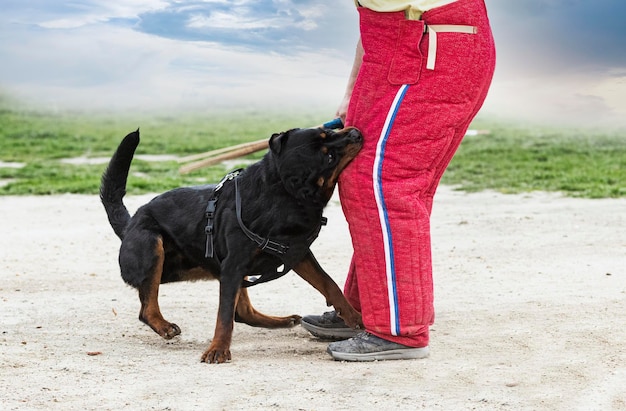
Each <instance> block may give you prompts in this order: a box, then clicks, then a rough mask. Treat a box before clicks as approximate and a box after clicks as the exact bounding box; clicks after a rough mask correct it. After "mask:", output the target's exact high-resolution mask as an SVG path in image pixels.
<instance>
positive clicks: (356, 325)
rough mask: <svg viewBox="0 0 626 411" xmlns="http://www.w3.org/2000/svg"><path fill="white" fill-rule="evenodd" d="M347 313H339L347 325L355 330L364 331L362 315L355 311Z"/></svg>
mask: <svg viewBox="0 0 626 411" xmlns="http://www.w3.org/2000/svg"><path fill="white" fill-rule="evenodd" d="M346 311H347V312H341V313H339V317H341V319H342V320H343V321H344V322H345V323H346V325H347V326H348V327H350V328H352V329H355V330H361V329H364V326H363V319H362V318H361V313H359V312H358V311H355V310H346Z"/></svg>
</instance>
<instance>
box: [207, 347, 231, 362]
mask: <svg viewBox="0 0 626 411" xmlns="http://www.w3.org/2000/svg"><path fill="white" fill-rule="evenodd" d="M230 360H231V356H230V350H225V351H219V350H212V349H210V348H209V349H208V350H206V351H205V352H204V354H202V358H200V361H201V362H206V363H209V364H223V363H225V362H228V361H230Z"/></svg>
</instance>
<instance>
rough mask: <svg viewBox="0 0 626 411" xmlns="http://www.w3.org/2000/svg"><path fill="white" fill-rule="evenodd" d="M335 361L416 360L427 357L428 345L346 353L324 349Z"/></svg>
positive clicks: (428, 352)
mask: <svg viewBox="0 0 626 411" xmlns="http://www.w3.org/2000/svg"><path fill="white" fill-rule="evenodd" d="M326 352H328V354H330V355H331V356H332V357H333V359H334V360H335V361H353V362H355V361H384V360H418V359H422V358H426V357H428V355H429V354H430V350H429V349H428V347H422V348H402V349H398V350H387V351H378V352H373V353H362V354H361V353H346V352H339V351H332V350H331V349H330V347H329V348H328V349H326Z"/></svg>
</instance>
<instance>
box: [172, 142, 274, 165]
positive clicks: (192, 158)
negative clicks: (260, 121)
mask: <svg viewBox="0 0 626 411" xmlns="http://www.w3.org/2000/svg"><path fill="white" fill-rule="evenodd" d="M262 141H267V139H264V140H257V141H251V142H250V141H249V142H247V143H241V144H236V145H234V146H229V147H222V148H218V149H215V150H211V151H205V152H204V153H198V154H192V155H189V156H185V157H181V158H179V159H178V160H176V161H178V162H179V163H180V164H184V163H189V162H191V161H199V160H202V159H205V158H208V157H214V156H217V155H218V154H223V153H227V152H230V151H233V150H239V149H240V148H245V147H248V146H249V145H251V144H257V143H260V142H262Z"/></svg>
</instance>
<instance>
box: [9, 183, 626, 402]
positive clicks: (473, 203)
mask: <svg viewBox="0 0 626 411" xmlns="http://www.w3.org/2000/svg"><path fill="white" fill-rule="evenodd" d="M150 197H151V196H139V197H131V198H129V199H128V200H127V203H128V205H129V208H131V209H133V210H134V209H136V207H137V206H138V205H140V204H142V203H143V202H145V201H146V200H147V199H149V198H150ZM326 215H327V216H328V217H329V226H327V227H325V228H324V229H323V230H322V233H321V235H320V238H319V239H318V240H317V242H316V243H315V244H314V246H313V249H314V251H315V254H316V255H317V257H318V259H319V260H320V262H321V263H322V265H323V266H324V267H325V268H326V269H327V271H328V272H329V273H332V275H333V276H334V278H335V279H336V280H337V282H338V283H339V284H340V285H342V284H343V280H344V277H345V272H346V268H347V264H348V262H349V259H350V254H351V247H350V243H349V237H348V233H347V228H346V223H345V220H344V219H343V216H342V214H341V210H340V206H339V204H338V202H337V200H336V199H334V200H333V202H332V203H331V205H330V206H329V207H328V209H327V212H326ZM0 227H1V229H2V236H1V237H0V278H1V280H2V281H1V282H0V409H2V410H14V409H20V410H22V409H32V410H37V409H59V410H84V409H98V410H107V409H108V410H123V409H129V410H233V409H242V410H258V409H263V410H264V409H268V410H352V409H355V410H356V409H382V410H386V409H389V410H415V409H427V410H618V409H626V382H625V381H626V326H625V324H626V199H621V200H582V199H568V198H561V197H559V196H558V195H553V194H544V193H536V194H529V195H501V194H496V193H491V192H484V193H478V194H465V193H461V192H455V191H453V190H452V189H450V188H448V187H442V188H441V190H440V192H439V194H438V196H437V199H436V205H435V211H434V214H433V228H432V229H433V243H434V249H433V258H434V264H435V286H436V295H435V298H436V311H437V319H436V323H435V325H434V326H433V331H432V338H431V356H430V358H428V359H425V360H412V361H388V362H375V363H342V362H334V361H332V360H331V359H330V357H329V356H328V355H327V354H326V352H325V349H326V343H324V342H320V341H318V340H315V339H313V338H310V337H309V336H308V334H307V333H306V332H305V331H304V330H303V329H302V328H301V327H300V326H297V327H295V328H293V329H286V330H265V329H258V328H252V327H248V326H246V325H242V324H237V325H236V326H235V334H234V342H233V345H232V354H233V360H232V362H230V363H228V364H222V365H209V364H202V363H200V362H199V358H200V355H201V353H202V351H203V350H204V349H205V347H206V346H207V344H208V342H209V341H210V339H211V337H212V334H213V328H214V321H215V313H216V309H217V293H218V287H217V286H218V284H217V283H216V282H201V283H182V284H172V285H166V286H163V287H162V288H161V299H160V302H161V308H162V311H163V313H164V315H165V317H166V318H168V319H169V320H171V321H174V322H176V323H177V324H178V325H179V326H180V327H181V328H182V330H183V333H182V335H181V336H180V337H177V338H176V339H174V340H172V341H169V342H168V341H165V340H162V339H161V338H160V337H158V336H157V335H156V334H154V333H153V332H152V331H151V330H150V329H148V327H146V326H144V325H143V324H141V323H140V322H139V321H138V320H137V314H138V309H139V303H138V300H137V297H136V293H135V291H134V290H133V289H131V288H129V287H127V286H125V285H124V284H123V282H122V280H121V279H120V277H119V272H118V267H117V262H116V258H117V254H116V253H117V249H118V246H119V241H118V239H117V238H116V237H115V236H114V234H113V232H112V230H111V229H110V227H109V226H108V223H107V221H106V217H105V214H104V211H103V209H102V207H101V205H100V204H99V202H98V198H97V197H95V196H76V195H63V196H49V197H0ZM250 292H251V298H252V301H253V303H254V304H255V306H256V307H257V308H259V309H260V310H261V311H264V312H267V313H269V314H277V315H286V314H293V313H298V314H309V313H321V312H323V311H324V310H325V309H326V307H325V304H324V300H323V298H322V297H321V295H319V294H317V292H316V291H315V290H313V288H311V287H310V286H309V285H308V284H306V283H305V282H304V281H303V280H301V279H300V278H299V277H297V276H296V275H295V274H293V273H290V274H289V275H287V276H286V277H283V278H282V279H279V280H277V281H274V282H271V283H268V284H264V285H261V286H259V287H255V288H253V289H251V291H250ZM94 354H95V355H94Z"/></svg>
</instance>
